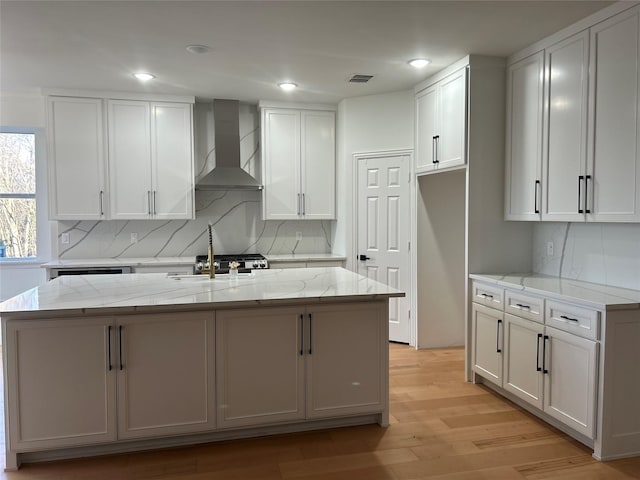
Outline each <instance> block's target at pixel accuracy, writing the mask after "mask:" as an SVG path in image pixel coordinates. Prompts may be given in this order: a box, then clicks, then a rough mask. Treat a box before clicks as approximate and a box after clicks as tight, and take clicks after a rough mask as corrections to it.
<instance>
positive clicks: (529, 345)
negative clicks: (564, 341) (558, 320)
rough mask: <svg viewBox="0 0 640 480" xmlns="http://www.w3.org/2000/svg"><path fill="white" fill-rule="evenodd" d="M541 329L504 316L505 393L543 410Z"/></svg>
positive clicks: (519, 319) (542, 328) (542, 330)
mask: <svg viewBox="0 0 640 480" xmlns="http://www.w3.org/2000/svg"><path fill="white" fill-rule="evenodd" d="M543 333H544V326H543V325H541V324H539V323H536V322H532V321H531V320H525V319H522V318H518V317H516V316H514V315H511V314H508V313H507V314H505V316H504V379H503V382H502V385H503V387H504V389H505V390H507V391H509V392H511V393H513V394H514V395H516V396H518V397H520V398H521V399H523V400H525V401H526V402H529V403H530V404H532V405H534V406H535V407H537V408H539V409H542V384H543V382H542V337H543Z"/></svg>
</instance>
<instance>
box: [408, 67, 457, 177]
mask: <svg viewBox="0 0 640 480" xmlns="http://www.w3.org/2000/svg"><path fill="white" fill-rule="evenodd" d="M466 72H467V69H466V67H465V68H461V69H459V70H457V71H456V72H454V73H452V74H450V75H448V76H446V77H444V78H443V79H441V80H439V81H437V82H436V83H434V84H431V85H428V86H427V87H426V88H424V89H422V90H418V91H417V92H416V96H415V116H416V173H418V174H420V173H432V172H436V171H438V170H444V169H448V168H452V167H458V166H462V165H464V164H465V163H466V155H465V138H466V131H467V129H466V119H467V115H466V104H467V95H466V93H467V75H466ZM419 88H420V86H419V87H417V89H419Z"/></svg>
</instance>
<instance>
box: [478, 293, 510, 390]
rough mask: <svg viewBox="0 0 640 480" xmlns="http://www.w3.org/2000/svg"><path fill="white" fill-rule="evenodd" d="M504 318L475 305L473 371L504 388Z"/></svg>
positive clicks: (496, 312)
mask: <svg viewBox="0 0 640 480" xmlns="http://www.w3.org/2000/svg"><path fill="white" fill-rule="evenodd" d="M503 317H504V314H503V313H502V312H500V311H498V310H494V309H492V308H488V307H485V306H483V305H478V304H476V303H474V304H473V307H472V320H471V321H472V323H473V345H472V357H473V371H474V372H476V373H477V374H479V375H481V376H482V377H483V378H486V379H487V380H490V381H492V382H493V383H495V384H496V385H498V386H502V363H503V362H502V345H503V333H504V331H503V329H502V327H503V325H502V324H503V321H504V320H503Z"/></svg>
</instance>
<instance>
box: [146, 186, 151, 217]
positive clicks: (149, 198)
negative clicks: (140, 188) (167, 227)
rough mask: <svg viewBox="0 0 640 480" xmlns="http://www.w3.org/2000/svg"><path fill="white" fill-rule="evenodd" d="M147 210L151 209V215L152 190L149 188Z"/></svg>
mask: <svg viewBox="0 0 640 480" xmlns="http://www.w3.org/2000/svg"><path fill="white" fill-rule="evenodd" d="M147 210H149V215H151V190H147Z"/></svg>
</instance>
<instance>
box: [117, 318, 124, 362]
mask: <svg viewBox="0 0 640 480" xmlns="http://www.w3.org/2000/svg"><path fill="white" fill-rule="evenodd" d="M122 328H123V327H122V325H120V326H119V327H118V346H119V352H120V370H124V363H123V362H122Z"/></svg>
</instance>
